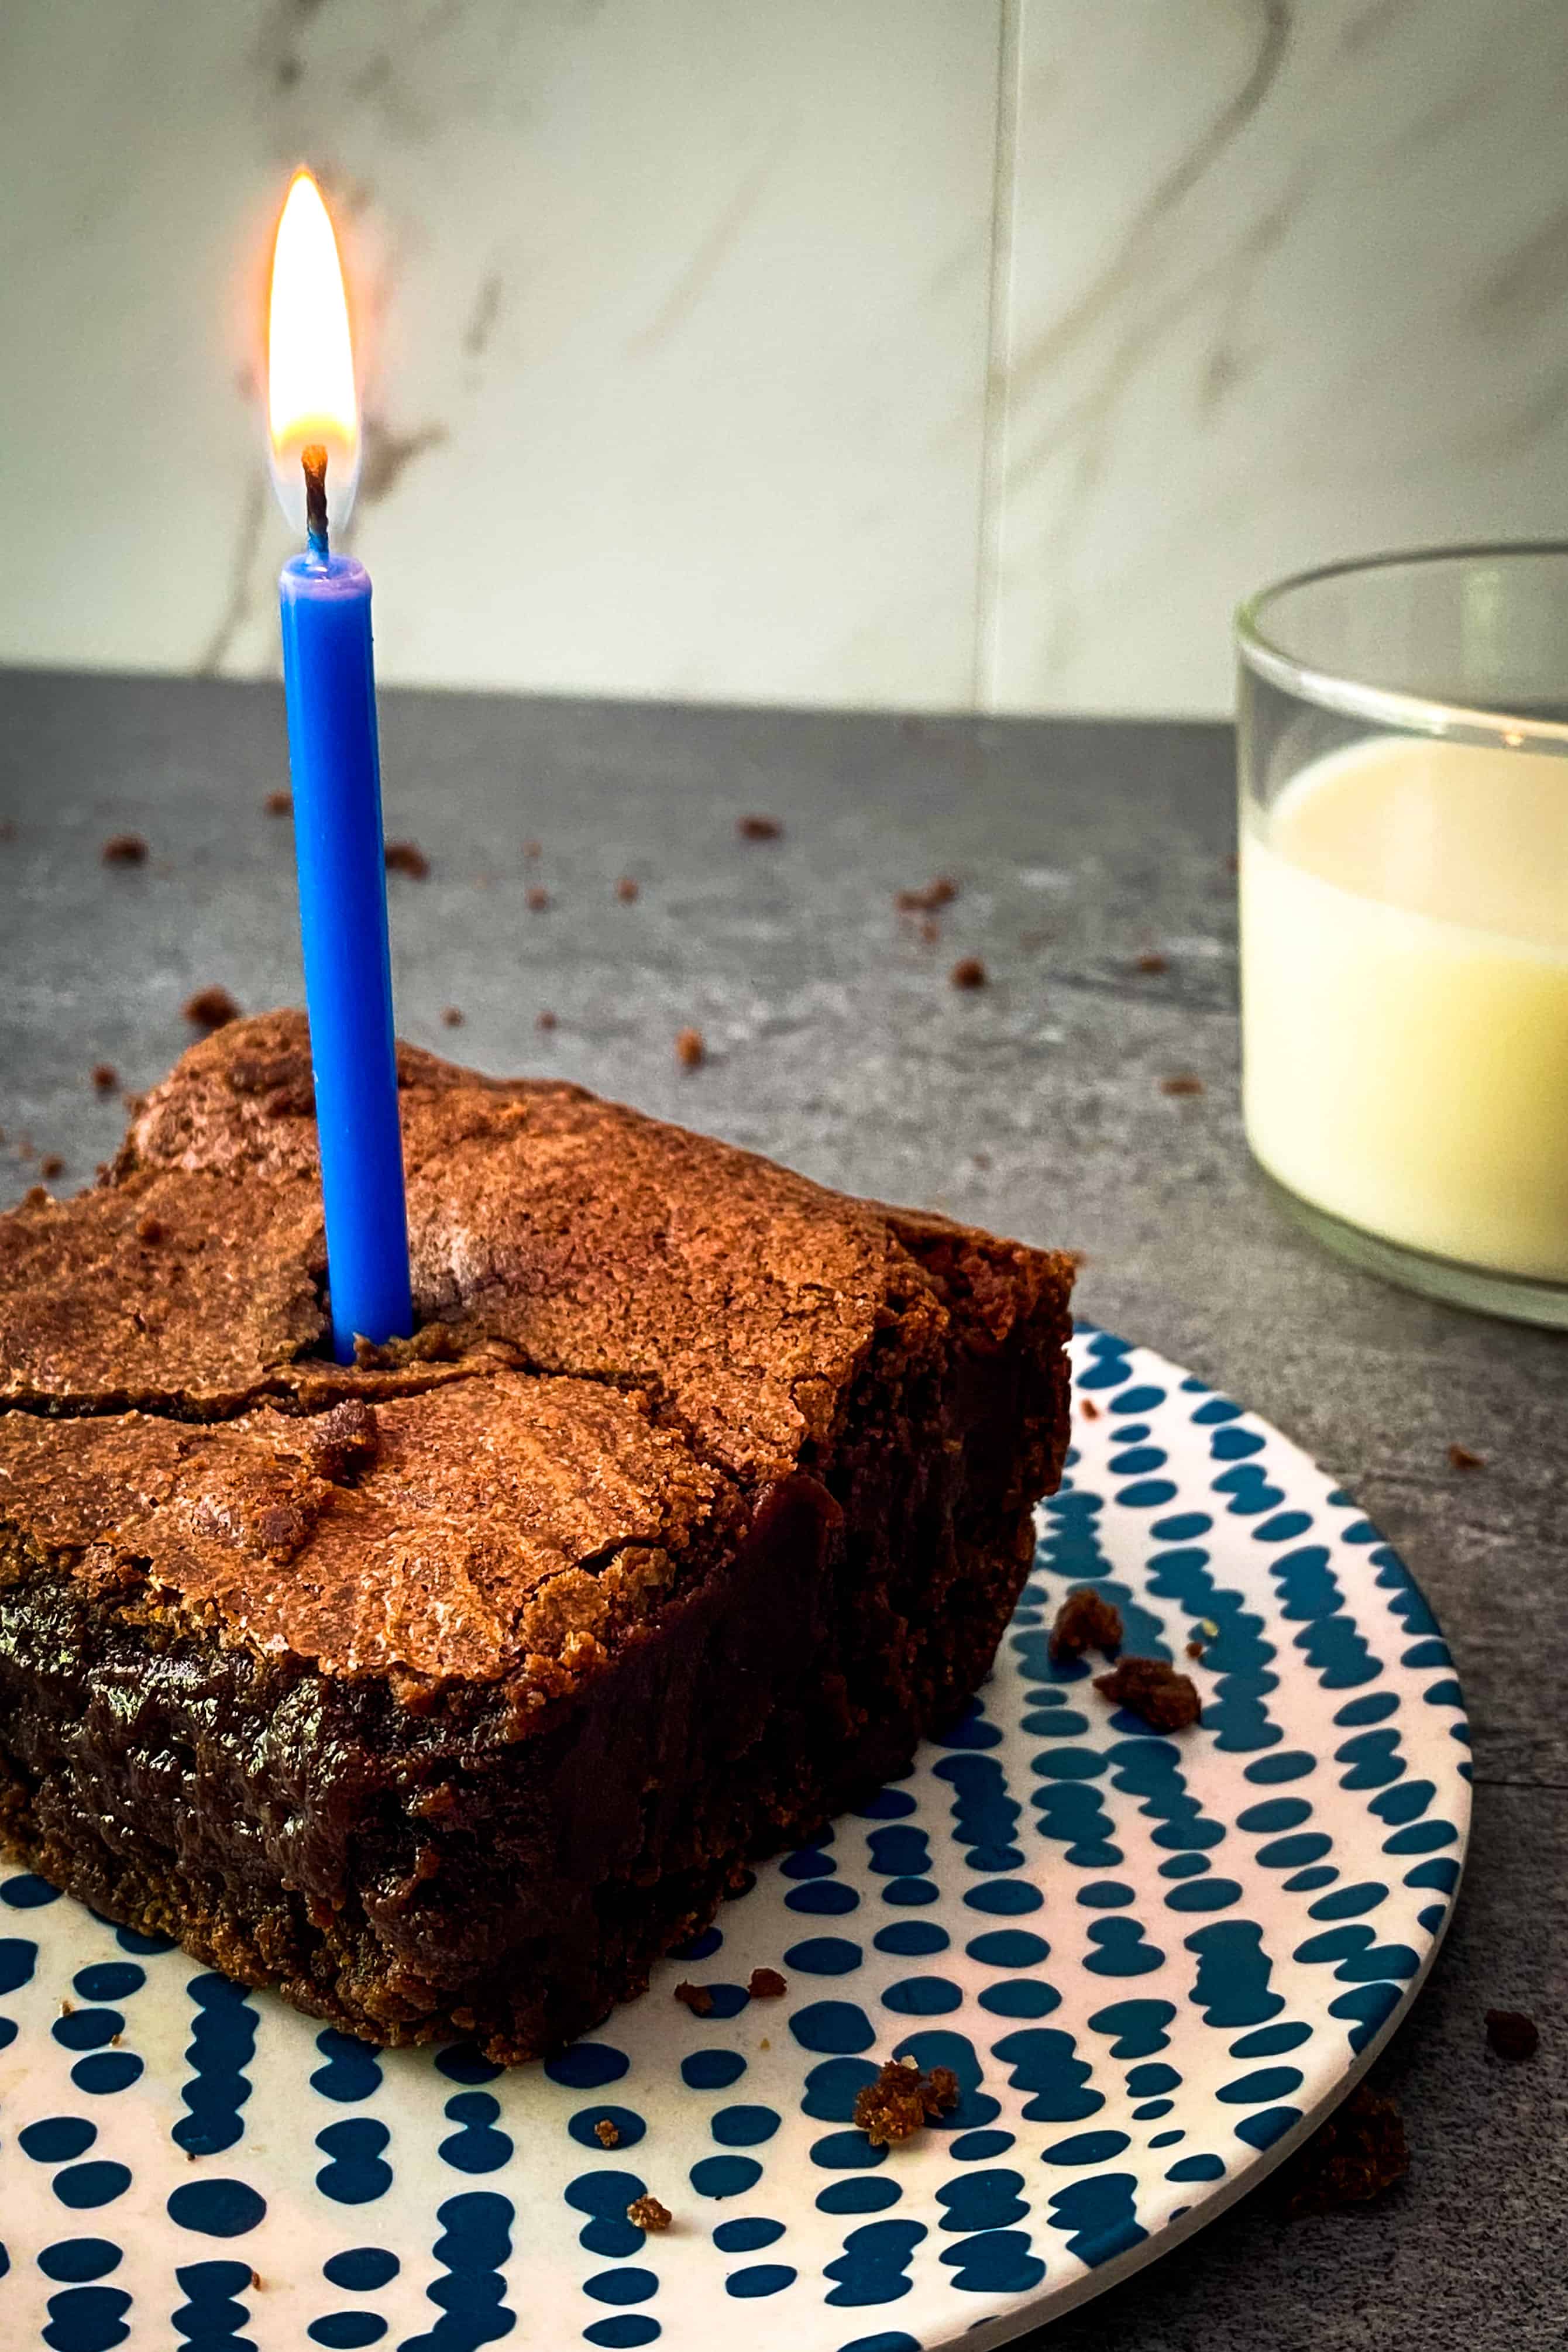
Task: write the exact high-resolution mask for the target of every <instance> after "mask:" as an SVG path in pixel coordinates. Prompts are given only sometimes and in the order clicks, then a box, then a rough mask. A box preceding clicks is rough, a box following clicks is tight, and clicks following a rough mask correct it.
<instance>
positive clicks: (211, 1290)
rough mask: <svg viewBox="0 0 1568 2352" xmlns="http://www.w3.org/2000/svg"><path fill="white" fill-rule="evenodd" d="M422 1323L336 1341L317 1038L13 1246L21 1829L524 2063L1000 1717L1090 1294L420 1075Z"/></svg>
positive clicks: (967, 1249)
mask: <svg viewBox="0 0 1568 2352" xmlns="http://www.w3.org/2000/svg"><path fill="white" fill-rule="evenodd" d="M399 1084H400V1088H401V1108H402V1118H403V1131H404V1139H405V1161H406V1170H407V1182H408V1206H409V1223H410V1234H411V1249H412V1257H413V1272H414V1288H415V1299H416V1316H417V1318H418V1328H417V1331H416V1337H415V1339H414V1340H413V1341H411V1342H408V1343H405V1344H400V1345H397V1346H394V1347H392V1348H389V1349H361V1351H360V1357H361V1360H360V1361H358V1362H356V1363H355V1364H353V1365H350V1366H346V1367H345V1366H342V1365H338V1364H335V1363H333V1362H332V1361H331V1360H330V1358H329V1357H328V1355H327V1354H326V1352H325V1349H326V1346H327V1333H328V1329H329V1322H328V1316H327V1311H326V1300H325V1253H324V1247H323V1239H322V1233H321V1203H320V1193H319V1178H318V1168H317V1160H316V1134H315V1123H314V1116H313V1107H312V1102H311V1095H310V1057H309V1048H308V1040H307V1035H306V1031H305V1025H304V1023H303V1020H302V1018H301V1017H300V1016H299V1015H298V1014H292V1013H274V1014H268V1015H266V1016H263V1017H261V1018H259V1019H253V1020H247V1021H237V1022H234V1023H231V1024H228V1025H227V1026H226V1027H225V1028H224V1029H222V1030H220V1031H219V1032H218V1033H216V1034H215V1035H214V1036H213V1037H211V1038H209V1039H208V1040H206V1041H205V1043H203V1044H202V1045H197V1046H195V1047H194V1048H193V1049H192V1051H191V1052H190V1053H188V1054H187V1055H185V1056H184V1059H183V1061H182V1062H181V1063H180V1064H179V1065H178V1066H177V1067H176V1068H175V1070H174V1073H173V1074H172V1075H171V1076H170V1077H169V1078H168V1079H167V1080H165V1081H164V1083H163V1085H162V1086H161V1087H158V1088H157V1089H155V1091H154V1092H153V1094H152V1095H151V1096H150V1097H148V1099H147V1101H146V1102H145V1104H144V1105H143V1106H142V1108H141V1109H140V1110H139V1112H138V1113H137V1114H136V1116H135V1117H134V1118H133V1120H132V1126H131V1129H130V1132H129V1135H128V1137H127V1139H126V1142H125V1145H124V1147H123V1149H122V1150H121V1154H120V1156H119V1159H118V1160H116V1162H115V1164H114V1165H113V1167H112V1168H111V1169H110V1171H109V1172H108V1174H107V1175H106V1177H105V1178H104V1179H103V1181H101V1182H100V1184H99V1185H98V1186H97V1187H96V1188H94V1189H93V1190H92V1191H90V1192H86V1193H84V1194H82V1195H81V1196H80V1197H79V1198H78V1199H76V1200H74V1201H68V1202H48V1201H42V1202H39V1201H33V1202H28V1203H27V1204H26V1205H24V1206H23V1207H21V1208H20V1209H17V1210H16V1211H14V1212H12V1213H11V1214H10V1215H9V1216H7V1217H5V1218H4V1219H0V1836H3V1837H4V1840H5V1843H6V1844H7V1845H8V1846H9V1848H10V1849H11V1851H12V1852H14V1853H16V1854H18V1855H20V1856H21V1857H23V1858H24V1859H25V1860H26V1862H27V1863H29V1864H31V1866H32V1867H33V1868H34V1869H36V1870H38V1871H41V1872H42V1873H43V1874H44V1875H45V1876H47V1877H48V1878H49V1879H51V1880H53V1881H54V1883H55V1884H57V1885H60V1886H63V1887H66V1888H68V1889H69V1891H70V1892H72V1893H73V1894H75V1895H79V1896H80V1897H81V1899H82V1900H83V1901H85V1902H87V1903H89V1904H91V1905H92V1906H93V1907H94V1908H95V1909H97V1910H98V1911H100V1912H101V1913H103V1914H104V1915H105V1916H108V1917H110V1918H113V1919H116V1920H120V1921H122V1922H124V1923H126V1924H128V1925H130V1926H133V1927H139V1928H142V1929H143V1930H154V1931H161V1932H163V1933H166V1934H168V1935H171V1936H174V1937H178V1938H179V1940H180V1941H181V1943H183V1944H184V1946H185V1948H187V1949H188V1950H189V1951H190V1952H192V1953H193V1954H194V1955H195V1956H196V1957H198V1958H201V1959H203V1960H205V1961H207V1962H208V1963H210V1964H212V1965H214V1966H216V1967H217V1968H220V1969H225V1970H226V1971H227V1972H228V1973H230V1974H231V1975H233V1976H235V1977H237V1978H239V1979H242V1980H243V1981H245V1982H246V1983H248V1984H252V1985H273V1986H276V1987H277V1988H278V1990H279V1991H280V1992H282V1994H283V1995H284V1996H285V1998H286V1999H288V2000H291V2001H293V2002H295V2003H296V2004H297V2005H298V2006H299V2007H300V2008H301V2009H304V2010H306V2011H310V2013H311V2014H312V2015H314V2016H318V2017H321V2018H326V2019H330V2020H331V2021H332V2022H333V2023H334V2024H337V2025H339V2026H342V2027H343V2028H344V2029H346V2030H347V2031H349V2032H354V2033H358V2034H362V2035H364V2036H366V2037H367V2038H369V2039H371V2040H373V2041H377V2042H417V2041H423V2040H426V2039H429V2038H431V2037H432V2036H437V2035H447V2034H468V2035H472V2036H474V2037H476V2038H477V2039H478V2040H479V2042H481V2043H482V2044H483V2045H484V2047H485V2048H486V2050H487V2051H489V2053H492V2054H493V2055H494V2056H495V2057H497V2058H498V2059H502V2060H509V2061H510V2060H515V2059H521V2058H528V2057H532V2056H536V2055H538V2054H541V2053H545V2052H548V2051H550V2050H552V2049H553V2048H556V2047H558V2046H559V2045H560V2044H561V2043H563V2042H565V2041H567V2040H569V2039H570V2038H571V2037H572V2036H574V2034H577V2033H580V2032H583V2031H584V2029H586V2028H587V2027H589V2026H591V2025H593V2024H594V2023H595V2022H596V2021H598V2020H599V2019H600V2018H602V2017H603V2016H604V2015H605V2011H607V2010H608V2009H609V2007H610V2006H611V2004H612V2003H613V2002H615V2001H616V2000H624V1999H626V1997H627V1996H628V1995H631V1994H633V1993H636V1992H637V1991H639V1990H641V1989H642V1988H643V1986H644V1985H645V1984H646V1982H647V1972H648V1969H649V1968H650V1966H651V1964H652V1963H653V1961H654V1960H655V1959H657V1958H658V1956H659V1955H660V1954H661V1953H662V1952H664V1951H665V1950H666V1949H668V1947H669V1946H670V1945H671V1944H674V1943H677V1942H679V1941H680V1940H681V1939H682V1938H684V1937H689V1936H691V1935H692V1934H694V1933H695V1932H697V1931H698V1930H699V1929H700V1927H703V1926H704V1925H705V1924H706V1923H707V1921H708V1920H709V1918H710V1916H711V1915H712V1913H713V1910H714V1908H715V1906H717V1904H718V1902H719V1900H720V1898H721V1895H723V1894H724V1893H725V1891H726V1889H727V1888H730V1887H731V1886H733V1885H735V1884H736V1882H737V1881H738V1879H739V1878H740V1876H741V1874H742V1871H743V1868H744V1865H745V1864H746V1861H747V1858H748V1857H749V1856H752V1855H755V1854H758V1853H765V1852H766V1851H768V1850H769V1849H770V1848H773V1847H776V1846H778V1845H780V1844H782V1843H787V1842H790V1841H795V1840H799V1839H800V1838H802V1837H803V1836H805V1835H808V1834H810V1833H811V1832H814V1831H815V1830H816V1828H817V1827H818V1826H819V1825H820V1824H821V1823H823V1822H825V1821H826V1820H827V1819H829V1818H830V1817H831V1816H832V1815H833V1814H834V1813H835V1812H836V1811H840V1810H842V1809H843V1808H845V1807H846V1806H847V1805H849V1804H851V1803H852V1802H854V1801H856V1800H857V1799H858V1798H860V1797H862V1796H864V1795H865V1794H866V1793H867V1792H868V1790H871V1789H873V1788H874V1787H875V1786H876V1785H877V1784H878V1783H879V1781H880V1780H883V1779H885V1778H886V1777H887V1776H888V1775H889V1774H891V1773H895V1772H898V1771H900V1770H902V1769H904V1768H905V1767H906V1765H907V1764H908V1762H909V1760H910V1756H911V1754H912V1751H913V1749H914V1747H915V1744H916V1742H917V1741H918V1740H919V1739H920V1738H921V1736H922V1735H923V1734H924V1733H925V1732H927V1731H928V1730H930V1729H931V1728H932V1727H934V1726H936V1725H938V1724H940V1723H941V1722H942V1720H943V1718H944V1717H948V1716H950V1715H951V1714H952V1712H953V1711H954V1710H955V1709H956V1708H957V1707H958V1706H960V1705H961V1704H962V1702H963V1699H964V1698H965V1697H966V1696H967V1695H968V1694H969V1693H970V1692H971V1691H973V1688H974V1687H975V1685H977V1684H978V1683H979V1682H980V1681H981V1680H982V1678H983V1677H984V1675H985V1673H986V1671H987V1669H988V1667H989V1665H990V1663H991V1660H992V1657H993V1655H994V1651H995V1647H996V1643H997V1641H998V1639H999V1637H1000V1634H1001V1632H1002V1629H1003V1627H1004V1626H1005V1623H1006V1621H1007V1618H1008V1616H1009V1614H1010V1613H1011V1611H1012V1608H1013V1604H1014V1601H1015V1600H1016V1595H1017V1591H1018V1589H1019V1586H1020V1584H1021V1582H1022V1580H1023V1578H1024V1576H1025V1574H1026V1570H1027V1566H1028V1562H1029V1559H1030V1556H1031V1549H1032V1518H1031V1511H1032V1506H1033V1504H1034V1502H1035V1501H1036V1499H1037V1496H1040V1495H1041V1494H1042V1493H1045V1492H1046V1491H1047V1490H1048V1489H1049V1488H1050V1487H1051V1486H1054V1484H1055V1482H1056V1480H1057V1478H1058V1475H1059V1472H1060V1467H1061V1461H1062V1456H1063V1453H1064V1450H1065V1446H1066V1443H1067V1405H1068V1370H1067V1359H1066V1353H1065V1349H1066V1341H1067V1337H1068V1291H1069V1287H1070V1281H1071V1275H1070V1270H1069V1265H1068V1261H1067V1260H1066V1259H1065V1258H1062V1257H1059V1256H1057V1255H1051V1254H1048V1253H1045V1252H1041V1251H1037V1250H1033V1249H1028V1248H1025V1247H1024V1246H1022V1245H1021V1244H1016V1243H1013V1242H1005V1241H998V1240H995V1239H994V1238H993V1237H992V1236H990V1235H988V1234H980V1233H975V1232H973V1231H970V1230H968V1229H967V1228H964V1227H963V1226H960V1225H956V1224H952V1223H949V1222H947V1221H946V1220H945V1219H942V1218H939V1217H933V1216H926V1215H921V1214H918V1213H912V1212H906V1211H902V1210H898V1209H889V1208H884V1207H881V1206H879V1205H877V1204H875V1203H872V1202H861V1201H854V1200H848V1199H846V1198H843V1197H841V1196H839V1195H837V1194H835V1193H832V1192H825V1191H823V1190H822V1189H821V1188H820V1187H818V1186H816V1185H814V1184H811V1183H809V1182H807V1181H805V1179H804V1178H802V1177H800V1176H797V1175H794V1174H792V1173H790V1172H789V1171H786V1170H784V1169H782V1168H777V1167H774V1166H772V1165H771V1164H770V1163H768V1162H767V1161H765V1160H759V1159H757V1158H754V1157H753V1156H752V1155H751V1154H749V1153H746V1152H743V1151H738V1150H731V1149H730V1148H729V1147H727V1146H725V1145H722V1144H720V1143H716V1142H713V1141H710V1140H709V1139H704V1138H702V1137H700V1136H696V1135H689V1134H687V1133H684V1132H683V1131H682V1130H680V1129H677V1128H673V1127H668V1126H664V1125H661V1124H659V1123H658V1122H657V1121H655V1120H652V1119H648V1118H642V1117H640V1116H638V1114H637V1113H636V1112H634V1111H631V1110H627V1109H625V1108H620V1107H619V1106H616V1105H615V1104H611V1103H605V1102H602V1101H599V1100H597V1099H595V1097H593V1096H591V1095H589V1094H587V1093H584V1091H583V1090H582V1089H581V1088H579V1087H571V1086H565V1085H557V1084H552V1083H550V1082H545V1081H539V1080H519V1081H514V1082H500V1081H496V1080H493V1079H489V1078H484V1077H480V1076H477V1075H476V1074H475V1073H473V1072H471V1071H467V1070H462V1069H458V1068H457V1067H454V1066H452V1065H450V1064H448V1063H446V1062H442V1061H438V1060H437V1059H436V1058H435V1057H434V1056H432V1055H426V1054H421V1053H416V1052H413V1051H410V1050H409V1049H407V1048H403V1049H400V1053H399Z"/></svg>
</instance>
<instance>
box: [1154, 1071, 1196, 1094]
mask: <svg viewBox="0 0 1568 2352" xmlns="http://www.w3.org/2000/svg"><path fill="white" fill-rule="evenodd" d="M1203 1091H1204V1082H1203V1080H1202V1078H1200V1077H1199V1076H1198V1075H1197V1073H1196V1071H1195V1070H1178V1071H1177V1072H1176V1073H1175V1075H1174V1076H1173V1077H1169V1078H1162V1079H1161V1081H1160V1092H1161V1093H1162V1094H1163V1095H1201V1094H1202V1093H1203Z"/></svg>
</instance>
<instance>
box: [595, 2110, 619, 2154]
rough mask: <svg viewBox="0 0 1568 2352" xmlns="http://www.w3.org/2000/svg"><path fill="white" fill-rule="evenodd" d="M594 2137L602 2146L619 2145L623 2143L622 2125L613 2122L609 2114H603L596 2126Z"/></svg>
mask: <svg viewBox="0 0 1568 2352" xmlns="http://www.w3.org/2000/svg"><path fill="white" fill-rule="evenodd" d="M594 2137H595V2139H596V2140H597V2141H598V2143H599V2146H600V2147H619V2146H620V2144H621V2129H620V2126H619V2125H618V2124H616V2123H613V2122H612V2121H611V2119H610V2117H609V2116H600V2117H599V2120H598V2122H597V2123H596V2124H595V2126H594Z"/></svg>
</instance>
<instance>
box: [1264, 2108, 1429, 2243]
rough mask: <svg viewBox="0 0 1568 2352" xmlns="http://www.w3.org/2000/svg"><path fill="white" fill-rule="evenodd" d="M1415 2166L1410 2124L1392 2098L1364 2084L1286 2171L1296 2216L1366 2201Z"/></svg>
mask: <svg viewBox="0 0 1568 2352" xmlns="http://www.w3.org/2000/svg"><path fill="white" fill-rule="evenodd" d="M1409 2169H1410V2150H1409V2147H1407V2145H1406V2143H1405V2124H1404V2120H1403V2118H1402V2116H1400V2113H1399V2109H1398V2108H1397V2107H1396V2106H1395V2105H1394V2101H1393V2100H1392V2099H1384V2098H1381V2097H1380V2096H1379V2095H1378V2094H1377V2093H1376V2092H1375V2091H1369V2090H1368V2089H1367V2086H1366V2084H1364V2083H1363V2084H1359V2085H1358V2087H1357V2088H1356V2089H1355V2090H1353V2091H1352V2093H1351V2095H1350V2097H1349V2098H1348V2099H1347V2100H1346V2101H1345V2103H1344V2105H1343V2106H1342V2107H1341V2108H1340V2109H1339V2111H1338V2112H1337V2114H1335V2115H1332V2116H1330V2117H1329V2120H1328V2122H1327V2123H1326V2124H1325V2125H1324V2126H1323V2127H1322V2129H1321V2131H1319V2132H1315V2133H1314V2134H1313V2136H1312V2137H1311V2138H1310V2140H1309V2141H1308V2142H1307V2145H1306V2147H1304V2148H1302V2150H1301V2152H1300V2155H1299V2156H1298V2157H1297V2158H1296V2159H1295V2161H1294V2163H1293V2164H1291V2165H1290V2167H1289V2169H1288V2171H1287V2173H1286V2175H1285V2185H1286V2187H1287V2189H1288V2190H1289V2195H1288V2197H1287V2200H1286V2207H1285V2210H1286V2211H1287V2212H1288V2213H1289V2214H1291V2215H1292V2216H1298V2215H1300V2214H1304V2213H1333V2212H1338V2211H1341V2210H1342V2209H1343V2208H1344V2207H1345V2206H1347V2205H1364V2204H1366V2203H1368V2202H1369V2201H1370V2200H1371V2199H1373V2197H1379V2196H1381V2195H1382V2193H1383V2191H1384V2189H1390V2188H1392V2187H1393V2185H1394V2182H1395V2181H1396V2180H1402V2179H1404V2178H1405V2174H1406V2173H1407V2172H1408V2171H1409Z"/></svg>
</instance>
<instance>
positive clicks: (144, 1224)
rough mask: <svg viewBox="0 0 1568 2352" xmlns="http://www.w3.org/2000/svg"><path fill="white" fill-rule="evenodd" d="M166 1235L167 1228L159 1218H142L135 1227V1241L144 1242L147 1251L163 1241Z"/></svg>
mask: <svg viewBox="0 0 1568 2352" xmlns="http://www.w3.org/2000/svg"><path fill="white" fill-rule="evenodd" d="M167 1234H168V1227H167V1226H166V1225H165V1224H164V1223H163V1219H162V1218H161V1217H143V1218H142V1219H141V1221H140V1223H138V1225H137V1227H136V1238H137V1240H138V1241H139V1242H144V1243H145V1244H146V1245H147V1247H148V1248H149V1249H152V1248H153V1247H154V1246H155V1245H156V1244H157V1243H159V1242H161V1241H163V1240H164V1239H165V1238H166V1236H167Z"/></svg>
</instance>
